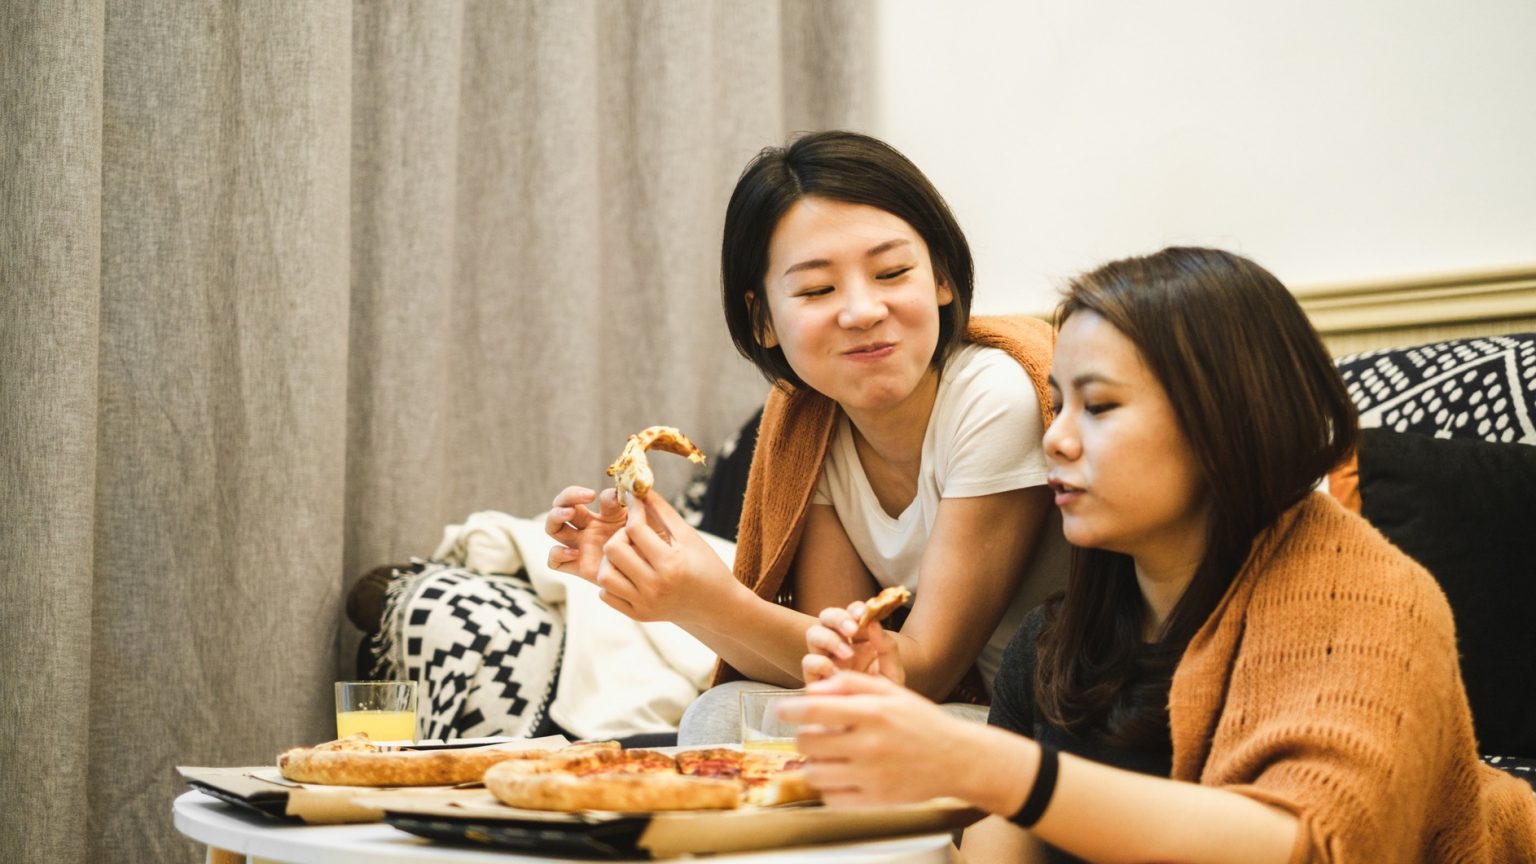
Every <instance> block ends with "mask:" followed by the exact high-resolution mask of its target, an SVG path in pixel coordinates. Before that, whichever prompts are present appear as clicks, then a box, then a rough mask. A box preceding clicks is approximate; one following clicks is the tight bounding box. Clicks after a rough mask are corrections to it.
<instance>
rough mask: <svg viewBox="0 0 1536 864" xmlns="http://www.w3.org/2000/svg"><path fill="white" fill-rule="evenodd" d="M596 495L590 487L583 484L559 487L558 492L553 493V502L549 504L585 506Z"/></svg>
mask: <svg viewBox="0 0 1536 864" xmlns="http://www.w3.org/2000/svg"><path fill="white" fill-rule="evenodd" d="M596 497H597V493H596V492H593V491H592V490H591V489H588V488H587V487H585V486H567V487H565V488H564V489H561V490H560V492H559V493H558V494H556V495H555V500H554V502H553V503H552V504H550V505H549V506H551V507H585V506H586V505H588V504H590V503H592V499H594V498H596Z"/></svg>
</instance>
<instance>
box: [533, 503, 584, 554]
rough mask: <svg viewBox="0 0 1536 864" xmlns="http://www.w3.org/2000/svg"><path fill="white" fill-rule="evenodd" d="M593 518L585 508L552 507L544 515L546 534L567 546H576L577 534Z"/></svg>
mask: <svg viewBox="0 0 1536 864" xmlns="http://www.w3.org/2000/svg"><path fill="white" fill-rule="evenodd" d="M591 517H592V514H591V511H589V510H587V508H585V507H581V506H576V507H551V508H549V510H548V511H546V512H545V514H544V533H545V534H548V535H549V536H551V537H553V538H555V539H556V540H558V541H560V542H561V543H563V544H565V545H567V546H572V545H575V537H576V534H577V532H579V531H580V530H581V529H582V528H583V527H585V526H586V524H587V521H588V520H589V519H591Z"/></svg>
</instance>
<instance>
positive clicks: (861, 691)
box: [813, 672, 904, 696]
mask: <svg viewBox="0 0 1536 864" xmlns="http://www.w3.org/2000/svg"><path fill="white" fill-rule="evenodd" d="M901 692H904V688H902V687H899V686H897V685H895V684H892V683H891V682H890V681H887V680H886V679H884V678H882V677H880V676H879V675H865V674H864V673H862V672H841V673H839V674H837V675H835V676H833V677H832V678H830V679H828V680H826V681H820V682H817V685H816V687H815V688H814V690H813V693H814V695H817V696H857V695H870V696H890V695H894V694H897V693H901Z"/></svg>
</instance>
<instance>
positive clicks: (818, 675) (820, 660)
mask: <svg viewBox="0 0 1536 864" xmlns="http://www.w3.org/2000/svg"><path fill="white" fill-rule="evenodd" d="M836 674H837V665H836V664H834V663H833V662H832V661H831V660H829V659H827V658H826V657H824V656H822V655H820V654H807V655H805V656H804V657H802V658H800V678H801V680H802V681H805V682H806V683H807V684H809V683H811V682H812V681H820V680H821V679H823V678H831V677H832V676H833V675H836Z"/></svg>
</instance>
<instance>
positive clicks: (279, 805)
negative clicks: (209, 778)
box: [187, 778, 302, 822]
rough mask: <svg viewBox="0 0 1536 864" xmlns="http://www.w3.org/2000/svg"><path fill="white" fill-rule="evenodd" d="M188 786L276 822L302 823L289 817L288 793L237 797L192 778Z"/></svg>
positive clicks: (294, 817)
mask: <svg viewBox="0 0 1536 864" xmlns="http://www.w3.org/2000/svg"><path fill="white" fill-rule="evenodd" d="M187 785H188V786H191V787H192V788H193V789H196V790H197V791H199V792H201V793H203V794H204V795H211V796H213V797H214V798H217V799H219V800H220V801H223V802H224V803H225V804H233V805H235V806H236V807H239V808H240V809H242V810H247V811H249V812H251V813H259V814H261V815H262V816H265V817H266V818H268V819H271V820H273V821H276V822H300V821H302V820H300V819H299V818H298V817H297V816H289V815H288V793H287V792H278V791H274V792H270V793H260V794H257V795H236V794H235V793H233V792H228V791H226V790H224V789H220V788H219V787H217V786H214V785H212V784H210V783H204V782H202V781H201V780H193V779H191V778H187Z"/></svg>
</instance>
